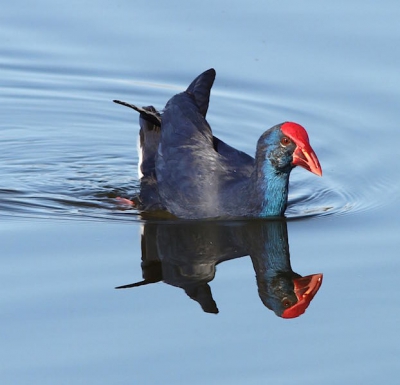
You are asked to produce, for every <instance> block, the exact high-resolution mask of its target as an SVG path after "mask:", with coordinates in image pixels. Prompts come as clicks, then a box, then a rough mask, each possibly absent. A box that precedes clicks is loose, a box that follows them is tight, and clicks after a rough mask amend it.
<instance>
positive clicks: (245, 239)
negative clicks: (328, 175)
mask: <svg viewBox="0 0 400 385" xmlns="http://www.w3.org/2000/svg"><path fill="white" fill-rule="evenodd" d="M244 255H250V256H251V259H252V262H253V266H254V270H255V273H256V278H257V286H258V291H259V295H260V298H261V300H262V302H263V303H264V304H265V306H267V307H268V308H269V309H271V310H273V311H274V312H275V313H276V315H278V316H280V317H283V318H293V317H298V316H299V315H301V314H302V313H304V311H305V310H306V308H307V306H308V305H309V304H310V301H311V300H312V299H313V297H314V296H315V294H316V293H317V291H318V290H319V288H320V286H321V283H322V274H313V275H310V276H307V277H301V276H300V275H299V274H297V273H295V272H293V270H292V268H291V266H290V256H289V244H288V237H287V226H286V221H285V220H277V221H271V220H270V221H262V220H250V221H230V222H228V221H200V222H198V221H170V222H162V221H161V222H160V221H159V222H147V223H145V225H144V232H143V235H142V269H143V278H144V280H143V281H141V282H137V283H134V284H131V285H125V286H122V287H120V288H127V287H136V286H141V285H144V284H147V283H152V282H158V281H160V280H163V281H164V282H165V283H168V284H169V285H172V286H176V287H180V288H182V289H183V290H184V291H185V292H186V294H187V295H188V296H189V297H190V298H192V299H193V300H195V301H197V302H198V303H199V304H200V305H201V307H202V308H203V310H204V311H205V312H208V313H217V312H218V309H217V305H216V304H215V302H214V300H213V297H212V293H211V289H210V286H209V285H208V283H209V282H210V281H211V280H213V279H214V277H215V274H216V265H217V264H218V263H221V262H224V261H227V260H229V259H234V258H239V257H242V256H244Z"/></svg>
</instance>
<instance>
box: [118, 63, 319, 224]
mask: <svg viewBox="0 0 400 385" xmlns="http://www.w3.org/2000/svg"><path fill="white" fill-rule="evenodd" d="M215 75H216V73H215V70H214V69H212V68H211V69H209V70H207V71H205V72H203V73H202V74H200V75H199V76H198V77H197V78H196V79H194V80H193V82H192V83H191V84H190V85H189V87H188V88H187V90H186V91H184V92H182V93H179V94H177V95H175V96H173V97H172V98H171V99H170V100H169V101H168V103H167V104H166V106H165V109H164V110H163V111H162V113H160V112H158V111H157V110H156V109H155V108H154V107H152V106H149V107H143V108H140V107H137V106H135V105H133V104H129V103H126V102H122V101H119V100H114V102H115V103H118V104H122V105H125V106H128V107H131V108H133V109H135V110H136V111H138V112H139V113H140V127H141V128H140V150H141V154H140V155H141V156H140V157H141V162H140V164H139V170H140V173H141V181H140V182H141V188H140V193H139V195H138V196H137V197H135V199H134V200H133V202H134V204H135V205H136V207H137V208H138V209H139V210H141V211H144V212H152V211H160V210H161V211H166V212H168V213H170V214H172V215H174V216H175V217H178V218H185V219H200V218H216V217H222V218H232V217H261V218H262V217H276V216H283V215H284V212H285V209H286V206H287V200H288V186H289V175H290V172H291V171H292V169H293V168H294V167H296V166H300V167H303V168H305V169H306V170H308V171H310V172H312V173H314V174H316V175H319V176H321V175H322V169H321V166H320V163H319V161H318V158H317V156H316V154H315V152H314V150H313V149H312V147H311V145H310V143H309V138H308V134H307V132H306V130H305V129H304V128H303V127H302V126H301V125H299V124H297V123H294V122H284V123H280V124H277V125H275V126H273V127H272V128H270V129H268V130H267V131H265V132H264V133H263V134H262V135H261V137H260V138H259V140H258V142H257V148H256V152H255V157H254V158H253V157H251V156H250V155H248V154H246V153H244V152H242V151H239V150H237V149H235V148H233V147H231V146H229V145H228V144H226V143H225V142H223V141H222V140H221V139H219V138H217V137H215V136H214V135H213V133H212V131H211V127H210V125H209V124H208V122H207V120H206V114H207V110H208V105H209V98H210V92H211V87H212V85H213V83H214V80H215Z"/></svg>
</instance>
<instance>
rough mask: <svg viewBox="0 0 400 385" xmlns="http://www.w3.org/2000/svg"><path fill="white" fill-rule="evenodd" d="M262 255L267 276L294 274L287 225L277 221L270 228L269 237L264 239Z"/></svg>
mask: <svg viewBox="0 0 400 385" xmlns="http://www.w3.org/2000/svg"><path fill="white" fill-rule="evenodd" d="M262 255H263V257H262V260H263V261H264V264H265V265H264V268H265V270H266V273H268V274H266V276H274V275H276V274H277V273H282V272H292V267H291V266H290V256H289V243H288V239H287V229H286V223H284V222H280V221H277V222H276V223H275V222H273V223H271V225H270V226H268V236H267V237H266V238H265V239H264V250H263V252H262Z"/></svg>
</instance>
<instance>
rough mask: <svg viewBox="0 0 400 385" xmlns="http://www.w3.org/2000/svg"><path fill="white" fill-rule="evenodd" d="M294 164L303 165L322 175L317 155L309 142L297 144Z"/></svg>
mask: <svg viewBox="0 0 400 385" xmlns="http://www.w3.org/2000/svg"><path fill="white" fill-rule="evenodd" d="M293 165H295V166H300V167H303V168H305V169H306V170H308V171H311V172H312V173H314V174H316V175H318V176H321V175H322V168H321V165H320V164H319V160H318V158H317V155H316V154H315V152H314V150H313V149H312V148H311V146H310V145H309V144H308V143H301V144H299V143H298V144H297V147H296V150H295V151H294V153H293Z"/></svg>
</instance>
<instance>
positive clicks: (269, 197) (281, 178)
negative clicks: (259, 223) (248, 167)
mask: <svg viewBox="0 0 400 385" xmlns="http://www.w3.org/2000/svg"><path fill="white" fill-rule="evenodd" d="M262 174H263V177H264V178H263V185H262V186H261V193H262V194H263V203H262V207H261V213H260V216H261V217H273V216H282V215H283V214H284V212H285V210H286V204H287V199H288V184H289V173H285V172H277V171H276V169H275V168H274V166H273V165H272V164H271V161H270V160H269V159H268V158H267V159H266V160H265V161H264V162H263V165H262Z"/></svg>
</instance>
